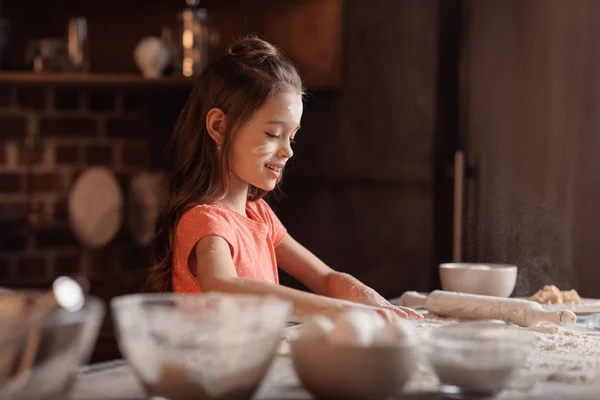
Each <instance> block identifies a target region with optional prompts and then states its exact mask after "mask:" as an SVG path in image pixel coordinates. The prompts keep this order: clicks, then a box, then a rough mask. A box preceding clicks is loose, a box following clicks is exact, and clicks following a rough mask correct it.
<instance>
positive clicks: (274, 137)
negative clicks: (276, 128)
mask: <svg viewBox="0 0 600 400" xmlns="http://www.w3.org/2000/svg"><path fill="white" fill-rule="evenodd" d="M265 134H266V135H267V136H268V137H269V138H270V139H279V138H281V135H274V134H272V133H269V132H265ZM290 143H291V144H296V140H295V139H294V138H292V137H291V136H290Z"/></svg>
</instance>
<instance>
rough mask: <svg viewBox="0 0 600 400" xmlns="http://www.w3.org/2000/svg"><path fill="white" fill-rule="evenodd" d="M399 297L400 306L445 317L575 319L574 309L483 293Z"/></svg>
mask: <svg viewBox="0 0 600 400" xmlns="http://www.w3.org/2000/svg"><path fill="white" fill-rule="evenodd" d="M400 300H401V302H402V305H403V306H406V307H413V308H419V307H423V308H427V310H429V311H430V312H432V313H434V314H436V315H439V316H440V317H447V318H460V319H469V320H489V319H499V320H502V321H506V322H510V323H513V324H517V325H520V326H524V327H528V326H535V325H539V324H541V323H543V322H551V323H554V324H557V325H563V326H569V325H572V324H574V323H575V322H576V321H577V316H576V315H575V313H574V312H573V311H570V310H562V311H546V310H544V308H543V307H542V305H541V304H539V303H536V302H534V301H529V300H523V299H510V298H504V297H494V296H482V295H477V294H466V293H457V292H447V291H443V290H435V291H433V292H431V293H430V294H429V296H424V295H422V294H419V293H417V292H406V293H404V294H403V295H402V296H401V297H400Z"/></svg>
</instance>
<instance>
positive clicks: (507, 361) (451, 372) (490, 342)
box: [425, 323, 534, 398]
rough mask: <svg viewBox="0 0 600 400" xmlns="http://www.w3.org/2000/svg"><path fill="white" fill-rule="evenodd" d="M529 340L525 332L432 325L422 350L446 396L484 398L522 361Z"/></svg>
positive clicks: (478, 325)
mask: <svg viewBox="0 0 600 400" xmlns="http://www.w3.org/2000/svg"><path fill="white" fill-rule="evenodd" d="M482 326H483V327H482ZM533 343H534V342H533V336H532V335H531V334H530V333H529V332H525V331H520V330H516V329H511V328H505V327H503V326H502V325H499V324H492V323H490V324H485V325H484V324H483V323H465V324H464V325H463V324H457V325H450V326H444V327H441V328H435V329H432V330H431V331H430V332H429V333H428V335H427V337H426V338H425V349H426V351H425V353H426V354H427V359H428V361H429V363H430V365H431V367H432V369H433V371H434V372H435V373H436V375H437V377H438V379H439V381H440V391H441V392H442V393H443V394H444V395H445V396H446V397H452V398H487V397H490V396H494V395H496V394H497V393H499V392H500V391H501V390H502V389H503V388H504V387H505V386H506V384H507V383H508V381H509V380H510V379H511V378H512V377H513V373H514V372H515V371H517V370H518V369H519V368H520V367H522V366H523V365H524V363H525V361H526V359H527V356H528V355H529V353H530V351H531V350H532V348H533Z"/></svg>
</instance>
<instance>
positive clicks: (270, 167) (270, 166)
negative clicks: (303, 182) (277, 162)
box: [265, 164, 283, 173]
mask: <svg viewBox="0 0 600 400" xmlns="http://www.w3.org/2000/svg"><path fill="white" fill-rule="evenodd" d="M265 166H266V167H267V168H268V169H270V170H271V171H275V172H277V173H281V170H282V169H283V168H281V167H275V166H273V165H269V164H265Z"/></svg>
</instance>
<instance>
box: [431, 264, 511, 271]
mask: <svg viewBox="0 0 600 400" xmlns="http://www.w3.org/2000/svg"><path fill="white" fill-rule="evenodd" d="M439 267H440V269H447V270H452V269H454V270H475V271H516V270H517V269H518V267H517V266H516V265H514V264H495V263H477V262H473V263H442V264H440V266H439ZM474 267H487V269H477V268H474Z"/></svg>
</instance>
